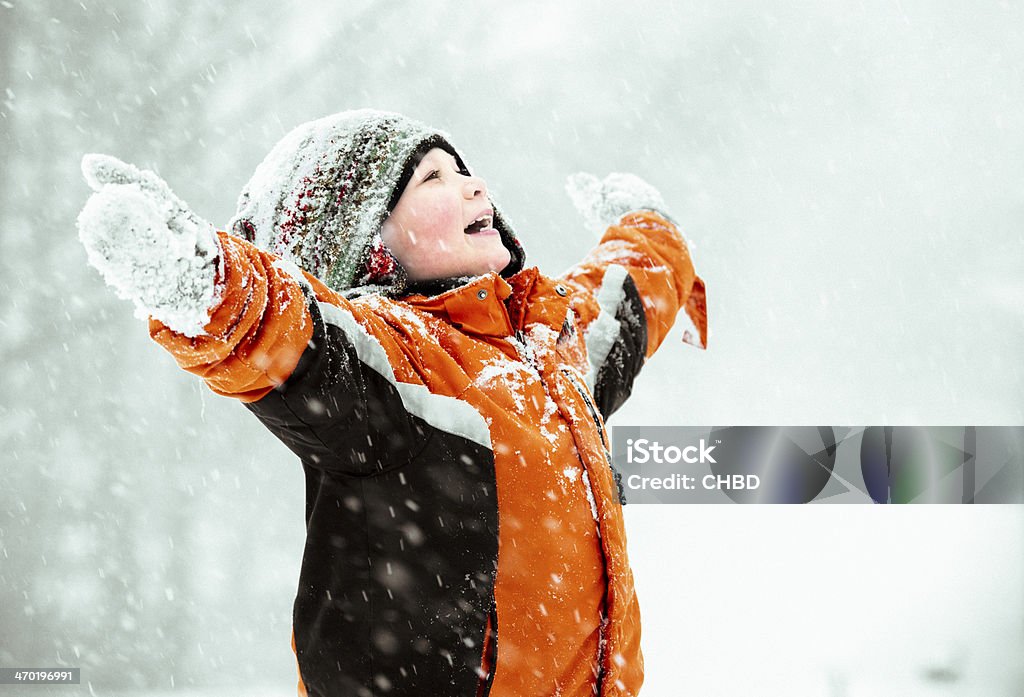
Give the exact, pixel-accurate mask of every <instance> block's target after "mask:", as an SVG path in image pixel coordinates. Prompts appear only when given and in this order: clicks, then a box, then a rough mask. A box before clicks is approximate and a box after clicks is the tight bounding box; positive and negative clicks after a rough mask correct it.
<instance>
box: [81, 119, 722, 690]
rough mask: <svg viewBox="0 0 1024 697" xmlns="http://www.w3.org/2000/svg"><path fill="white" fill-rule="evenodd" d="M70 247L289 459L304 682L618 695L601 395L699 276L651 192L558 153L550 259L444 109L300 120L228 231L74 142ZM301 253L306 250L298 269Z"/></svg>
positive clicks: (629, 371) (620, 614)
mask: <svg viewBox="0 0 1024 697" xmlns="http://www.w3.org/2000/svg"><path fill="white" fill-rule="evenodd" d="M83 171H84V172H85V175H86V179H87V180H88V181H89V183H90V185H91V186H92V187H93V188H94V189H95V190H96V191H97V193H95V194H94V195H93V196H92V197H91V198H90V200H89V202H88V203H87V204H86V207H85V208H84V209H83V211H82V214H81V215H80V217H79V230H80V235H81V238H82V241H83V243H84V244H85V247H86V249H87V251H88V253H89V260H90V263H92V264H93V265H94V266H96V267H97V268H98V269H99V270H100V271H101V273H103V275H104V277H105V278H106V279H107V281H108V282H109V283H110V284H111V285H113V286H114V287H115V288H116V289H117V290H118V292H119V293H120V294H121V295H122V296H125V297H129V298H131V299H132V300H133V301H134V302H135V303H136V307H137V311H138V313H139V314H141V315H142V316H149V317H150V318H151V319H150V333H151V335H152V337H153V338H154V339H155V340H156V341H157V342H158V343H160V344H161V345H162V346H164V347H165V348H166V349H167V350H168V351H170V352H171V354H172V355H173V356H174V357H175V359H176V360H177V361H178V363H179V365H181V367H182V368H184V369H185V370H188V371H190V372H193V373H195V374H197V375H199V376H201V377H202V378H204V380H205V381H206V382H207V384H208V385H209V386H210V387H211V388H212V389H213V390H214V391H215V392H217V393H218V394H223V395H230V396H233V397H235V398H237V399H239V400H240V401H241V402H242V403H244V404H245V405H246V406H247V407H248V408H249V409H250V410H251V411H252V412H253V413H254V414H256V416H257V417H258V418H259V419H260V420H261V421H262V422H263V423H264V424H265V425H266V426H267V427H268V428H269V429H270V430H271V432H273V433H274V434H275V435H276V436H277V437H278V438H280V439H281V440H282V441H283V442H284V443H285V444H286V445H287V446H288V447H289V448H290V449H291V450H293V451H294V452H295V453H296V454H297V455H298V456H299V457H300V459H301V461H302V465H303V469H304V471H305V475H306V492H307V508H306V528H307V540H306V548H305V554H304V557H303V561H302V569H301V573H300V582H299V589H298V594H297V597H296V600H295V608H294V625H293V628H294V632H293V646H294V649H295V653H296V657H297V660H298V666H299V675H300V682H299V692H300V694H308V695H315V696H317V697H322V696H328V695H330V696H334V695H428V694H429V695H491V696H492V697H512V696H515V697H523V696H524V695H554V694H558V695H592V694H600V695H636V694H637V692H638V690H639V688H640V684H641V682H642V679H643V659H642V656H641V654H640V643H639V641H640V619H639V610H638V606H637V601H636V596H635V593H634V589H633V581H632V576H631V572H630V569H629V564H628V561H627V559H626V547H625V544H626V543H625V533H624V530H623V522H622V510H621V503H620V491H619V489H618V483H617V481H616V478H615V476H614V474H613V472H612V470H611V467H610V463H609V459H608V455H607V450H608V442H607V435H606V433H605V429H604V422H603V417H604V416H607V415H610V414H611V413H612V412H613V411H614V410H615V409H616V408H618V406H619V405H621V403H622V402H623V401H624V400H625V398H626V397H627V396H628V395H629V392H630V389H631V385H632V381H633V378H634V377H635V375H636V374H637V372H638V370H639V368H640V366H641V365H642V363H643V361H644V359H645V358H646V356H648V355H650V354H651V353H653V351H654V350H655V349H656V348H657V346H658V345H659V344H660V342H661V341H662V339H663V338H664V336H665V334H666V333H667V332H668V330H669V328H670V327H671V325H672V323H673V321H674V319H675V317H676V315H677V314H678V313H679V312H680V310H684V311H685V316H686V317H687V319H688V320H689V321H691V322H692V329H693V333H692V334H690V333H688V334H687V336H688V337H689V338H690V339H691V340H692V342H693V343H696V344H698V345H700V346H701V347H703V346H704V344H705V342H706V312H705V306H704V286H703V282H702V281H701V280H700V279H699V278H698V277H697V276H696V275H695V273H694V270H693V266H692V263H691V261H690V258H689V254H688V250H687V248H686V245H685V243H684V241H683V239H682V236H681V235H680V234H679V232H678V231H677V230H676V229H675V227H674V225H673V224H672V223H671V222H669V220H668V219H667V218H666V217H665V216H664V214H660V213H658V212H657V210H659V209H663V204H662V203H661V200H660V197H659V196H658V194H657V192H656V191H654V190H653V189H651V188H650V187H649V186H647V185H646V184H644V183H643V182H641V181H640V180H638V179H636V178H635V177H629V176H623V175H617V176H616V175H613V176H611V177H609V178H608V179H606V180H605V181H604V182H598V181H597V180H596V179H594V178H592V177H586V176H577V177H576V178H575V179H573V180H572V182H571V191H570V193H571V194H572V196H573V198H574V200H575V201H576V203H577V205H578V207H580V208H581V210H582V211H583V212H584V214H585V215H586V216H587V217H588V218H589V219H590V220H591V222H595V223H596V222H602V223H606V224H608V225H610V227H608V230H607V232H606V233H605V235H604V237H603V239H602V242H601V244H600V245H599V246H598V247H597V248H596V249H595V250H594V251H593V252H591V254H590V255H589V256H588V257H587V258H586V259H585V260H584V261H583V262H582V263H581V264H579V265H578V266H576V267H574V268H573V269H571V270H570V271H569V272H568V273H566V274H565V275H564V276H563V277H561V278H559V279H552V278H548V277H546V276H544V275H542V274H541V273H540V272H539V271H538V270H537V269H536V268H524V261H525V255H524V253H523V250H522V247H521V246H520V244H519V242H518V240H517V238H516V235H515V233H514V232H513V230H512V228H511V226H510V225H509V224H508V222H507V221H506V219H505V218H504V217H503V216H502V214H501V212H500V210H499V209H498V208H497V206H495V205H494V203H493V201H491V200H490V198H489V196H488V194H487V188H486V184H485V183H484V181H483V180H482V179H480V178H478V177H475V176H473V175H472V174H471V173H470V172H469V170H468V169H467V168H466V166H465V164H464V162H463V161H462V158H461V157H460V155H459V154H458V152H457V151H456V150H455V148H454V147H452V146H451V144H450V142H449V139H448V138H447V137H446V136H445V135H443V134H441V133H440V132H438V131H436V130H433V129H430V128H428V127H426V126H424V125H422V124H420V123H417V122H415V121H412V120H410V119H407V118H405V117H403V116H400V115H397V114H388V113H382V112H375V111H368V110H362V111H355V112H343V113H341V114H336V115H334V116H330V117H327V118H324V119H320V120H318V121H314V122H311V123H307V124H303V125H301V126H299V127H298V128H296V129H295V130H293V131H292V132H291V133H289V134H288V135H287V136H285V138H284V139H282V141H281V142H280V143H278V144H277V145H276V146H275V147H274V149H273V150H272V151H271V153H270V154H269V155H268V156H267V158H266V159H265V160H264V161H263V163H261V165H260V166H259V168H257V170H256V173H255V174H254V175H253V178H252V179H251V180H250V182H249V183H248V185H247V186H246V188H245V189H244V190H243V192H242V195H241V196H240V198H239V208H238V212H237V214H236V216H235V218H234V220H233V221H232V225H231V228H232V231H233V232H234V233H235V234H234V235H232V234H228V233H225V232H217V231H215V230H214V228H213V226H212V225H210V224H209V223H206V222H205V221H203V220H201V219H200V218H198V217H197V216H196V215H195V214H193V213H192V212H191V211H190V210H189V209H188V207H187V206H186V205H185V204H184V203H182V202H181V201H180V200H178V199H177V198H176V197H175V196H174V195H173V194H172V193H171V192H170V190H169V189H168V188H167V186H166V184H164V183H163V182H162V181H161V180H160V179H159V178H157V177H156V175H154V174H152V173H151V172H141V171H139V170H137V169H135V168H134V167H131V166H130V165H126V164H124V163H121V162H119V161H117V160H114V159H113V158H105V157H101V156H87V157H86V158H85V160H83ZM300 267H301V268H300Z"/></svg>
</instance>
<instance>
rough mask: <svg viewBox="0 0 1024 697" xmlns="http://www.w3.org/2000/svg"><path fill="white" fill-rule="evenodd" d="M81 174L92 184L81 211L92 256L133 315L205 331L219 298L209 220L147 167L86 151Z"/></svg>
mask: <svg viewBox="0 0 1024 697" xmlns="http://www.w3.org/2000/svg"><path fill="white" fill-rule="evenodd" d="M82 174H83V175H84V176H85V181H86V182H87V183H88V184H89V186H90V187H91V188H92V189H93V190H94V191H95V193H94V194H93V195H92V196H90V197H89V200H88V201H87V202H86V204H85V207H84V208H82V212H81V213H79V214H78V237H79V239H80V240H81V241H82V244H83V245H84V246H85V251H86V253H87V255H88V259H89V263H90V264H91V265H92V266H94V267H95V268H96V269H97V270H99V272H100V274H102V276H103V278H104V280H106V282H107V284H108V285H111V286H113V287H114V289H115V291H116V292H117V295H118V296H119V297H121V298H126V299H128V300H131V301H132V302H134V303H135V315H136V317H139V318H142V319H145V318H146V317H154V318H156V319H158V320H160V321H161V322H163V323H164V324H166V325H167V326H168V327H170V328H171V329H173V330H174V331H176V332H179V333H181V334H184V335H185V336H189V337H195V336H199V335H201V334H203V333H204V332H203V327H204V326H205V325H206V324H207V323H208V322H209V320H210V316H209V311H210V309H211V308H212V307H214V306H215V305H216V302H217V300H218V299H219V298H218V296H219V289H218V288H217V287H216V278H217V263H218V261H219V259H220V245H219V244H218V243H217V232H216V229H215V228H214V226H213V225H212V224H210V223H209V222H207V221H205V220H203V219H202V218H200V217H199V216H198V215H196V214H195V213H194V212H192V210H191V209H190V208H189V207H188V205H187V204H186V203H185V202H184V201H182V200H181V199H179V198H178V197H177V196H175V195H174V193H173V192H172V191H171V189H170V187H168V186H167V184H166V183H165V182H164V181H163V180H162V179H161V178H160V177H158V176H157V175H156V174H154V173H153V172H150V171H149V170H140V169H138V168H137V167H135V166H134V165H130V164H128V163H126V162H122V161H121V160H118V159H117V158H115V157H111V156H109V155H86V156H85V157H83V158H82Z"/></svg>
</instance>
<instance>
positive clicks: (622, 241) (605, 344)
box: [564, 174, 707, 417]
mask: <svg viewBox="0 0 1024 697" xmlns="http://www.w3.org/2000/svg"><path fill="white" fill-rule="evenodd" d="M567 188H568V191H569V195H570V197H571V198H572V200H573V203H574V204H575V205H576V207H577V209H578V210H579V211H580V212H581V214H582V215H583V217H584V219H585V221H586V223H587V225H588V227H590V228H591V229H598V230H604V234H603V235H602V237H601V241H600V243H599V244H598V246H597V247H595V248H594V249H593V250H591V252H590V253H589V254H588V255H587V256H586V258H584V260H583V261H582V262H581V263H580V264H578V265H576V266H574V267H573V268H571V269H570V270H569V271H568V272H566V274H565V276H564V277H565V280H566V281H568V282H570V283H572V284H574V285H575V286H576V287H577V289H578V290H580V291H582V292H580V293H579V294H578V295H577V296H576V297H577V300H576V302H575V304H574V307H573V309H574V311H575V312H576V314H577V317H578V319H579V322H580V323H581V324H582V325H583V327H584V330H583V331H584V336H585V337H586V343H587V352H588V357H589V360H590V370H589V372H588V374H587V382H588V386H589V387H590V388H591V390H592V391H593V392H594V396H595V399H596V400H597V402H598V405H599V407H600V408H601V410H602V413H603V414H604V415H605V417H607V416H610V415H611V413H612V412H614V411H615V410H616V409H618V408H619V406H621V405H622V403H623V402H625V400H626V398H627V397H628V396H629V394H630V390H631V388H632V383H633V380H634V378H635V377H636V375H637V373H638V372H639V370H640V368H641V366H642V365H643V363H644V361H645V360H646V358H647V357H649V356H650V355H652V354H653V353H654V352H655V351H656V350H657V348H658V346H660V345H661V342H662V341H663V340H664V339H665V336H666V335H667V334H668V332H669V330H670V329H671V328H672V326H673V324H674V323H675V321H676V318H677V317H681V318H682V321H684V322H686V325H687V326H686V328H685V330H684V334H683V340H684V341H686V342H687V343H690V344H692V345H694V346H697V347H699V348H705V347H706V346H707V308H706V304H705V297H704V281H703V280H702V279H701V278H700V277H699V276H697V274H696V271H695V269H694V266H693V260H692V258H691V256H690V250H689V247H688V245H687V243H686V241H685V239H684V238H683V236H682V234H681V233H680V232H679V230H678V229H677V227H676V225H675V223H674V222H673V221H672V220H671V218H669V217H668V215H667V214H666V213H665V212H664V210H665V204H664V202H663V201H662V199H661V196H660V195H659V194H658V192H657V191H656V190H655V189H654V188H653V187H651V186H650V185H648V184H647V183H646V182H644V181H643V180H641V179H639V178H638V177H635V176H633V175H629V174H613V175H610V176H609V177H607V178H606V179H604V180H603V181H601V180H598V179H596V178H595V177H593V176H591V175H587V174H578V175H574V176H573V177H570V179H569V183H568V187H567Z"/></svg>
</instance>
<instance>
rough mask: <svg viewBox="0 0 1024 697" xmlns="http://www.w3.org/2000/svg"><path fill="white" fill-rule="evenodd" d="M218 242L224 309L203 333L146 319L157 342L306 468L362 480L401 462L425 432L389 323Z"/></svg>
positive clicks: (313, 282) (262, 258)
mask: <svg viewBox="0 0 1024 697" xmlns="http://www.w3.org/2000/svg"><path fill="white" fill-rule="evenodd" d="M218 238H219V243H220V248H221V262H222V263H221V266H220V272H219V275H220V278H219V279H218V280H219V283H220V284H221V286H222V287H221V300H220V302H219V304H218V305H217V306H216V308H214V310H213V311H212V312H211V319H210V322H209V323H208V324H207V326H206V328H205V329H206V335H204V336H199V337H196V338H192V339H190V338H188V337H185V336H183V335H181V334H178V333H176V332H174V331H172V330H171V329H169V328H168V327H166V326H165V325H163V324H162V323H161V322H159V321H157V320H150V335H151V336H152V338H153V339H154V340H155V341H156V342H157V343H158V344H160V345H161V346H163V347H164V348H165V349H167V350H168V351H169V352H170V353H171V355H172V356H173V357H174V359H175V360H176V361H177V363H178V365H179V366H180V367H181V368H183V369H184V370H187V371H188V372H190V373H193V374H195V375H198V376H199V377H201V378H203V380H205V381H206V384H207V385H208V386H209V387H210V389H211V390H213V391H214V392H216V393H217V394H220V395H225V396H230V397H234V398H237V399H238V400H240V401H241V402H243V403H244V404H245V405H246V407H247V408H249V410H250V411H252V412H253V413H254V414H256V416H257V417H258V418H259V419H260V420H261V421H262V422H263V423H264V425H266V426H267V428H269V429H270V431H271V432H272V433H274V435H276V436H277V437H278V438H279V439H280V440H281V441H282V442H284V444H285V445H287V446H288V447H289V448H290V449H291V450H292V451H293V452H295V453H296V454H297V455H298V456H299V457H300V458H301V459H302V460H303V462H305V463H307V464H309V465H311V466H314V467H317V468H319V469H325V470H331V471H334V472H337V473H341V474H350V475H355V476H366V475H372V474H374V473H376V472H378V471H381V470H383V469H384V468H386V467H387V466H388V465H389V464H401V463H402V462H403V461H404V459H403V458H404V457H405V455H406V454H408V453H409V452H412V451H415V450H416V449H417V448H418V447H419V445H421V441H422V429H419V428H417V426H416V423H415V422H414V420H413V419H412V418H411V417H410V414H409V413H408V411H407V410H406V409H405V408H404V404H403V400H402V398H401V396H400V394H399V392H398V385H397V381H396V379H395V370H394V369H395V366H396V365H397V366H398V367H399V368H401V367H402V366H401V364H402V361H403V359H404V354H403V353H402V351H401V347H400V346H398V345H397V344H396V343H395V340H394V338H393V337H392V336H391V335H390V333H389V332H388V328H387V326H386V324H385V323H384V322H383V321H382V320H380V318H377V317H375V316H374V315H372V313H369V312H367V311H365V310H364V309H361V308H359V307H356V306H355V304H353V303H351V302H349V301H348V300H346V299H345V298H343V297H341V296H339V295H338V294H336V293H334V292H332V291H331V290H329V289H328V288H326V287H325V286H324V285H323V284H322V283H321V282H320V281H318V280H317V279H316V278H314V277H313V276H310V275H309V274H305V273H303V272H301V271H300V270H299V269H298V267H296V266H294V265H293V264H288V263H286V262H282V261H281V260H279V259H278V258H277V257H275V256H274V255H272V254H269V253H267V252H264V251H263V250H260V249H258V248H257V247H255V246H253V245H251V244H249V243H248V242H245V241H244V240H241V239H239V238H237V237H234V236H232V235H228V234H226V233H219V236H218ZM370 353H372V354H373V357H372V358H371V359H369V360H368V359H367V355H368V354H370Z"/></svg>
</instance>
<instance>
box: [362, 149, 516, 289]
mask: <svg viewBox="0 0 1024 697" xmlns="http://www.w3.org/2000/svg"><path fill="white" fill-rule="evenodd" d="M481 219H482V220H481ZM380 235H381V239H382V240H383V241H384V244H385V245H387V247H388V249H390V250H391V253H392V254H394V255H395V258H396V259H398V262H399V263H400V264H401V265H402V267H403V268H404V269H405V271H406V273H407V274H408V275H409V278H410V280H413V281H429V280H434V279H439V278H452V277H455V276H479V275H482V274H485V273H487V272H489V271H501V270H502V269H503V268H505V267H506V266H507V265H508V263H509V261H510V259H511V255H510V254H509V251H508V249H506V248H505V246H504V245H503V244H502V242H501V236H500V235H499V233H498V231H497V230H495V229H494V211H493V210H492V209H491V204H490V201H488V199H487V185H486V184H485V183H484V180H483V179H480V178H479V177H474V176H472V175H470V173H469V172H466V171H465V170H463V171H460V170H459V165H458V163H457V162H456V160H455V158H454V157H453V156H452V155H450V154H449V153H447V152H445V151H444V150H441V149H440V148H434V149H432V150H430V151H428V152H427V154H426V155H424V156H423V159H422V160H421V161H420V163H419V165H417V166H416V169H415V170H414V171H413V173H412V177H411V178H410V179H409V183H408V184H406V186H405V190H404V191H403V192H402V195H401V197H400V198H399V199H398V203H397V204H395V209H394V210H393V211H391V215H390V216H388V219H387V220H385V221H384V225H383V227H382V228H381V233H380Z"/></svg>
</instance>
